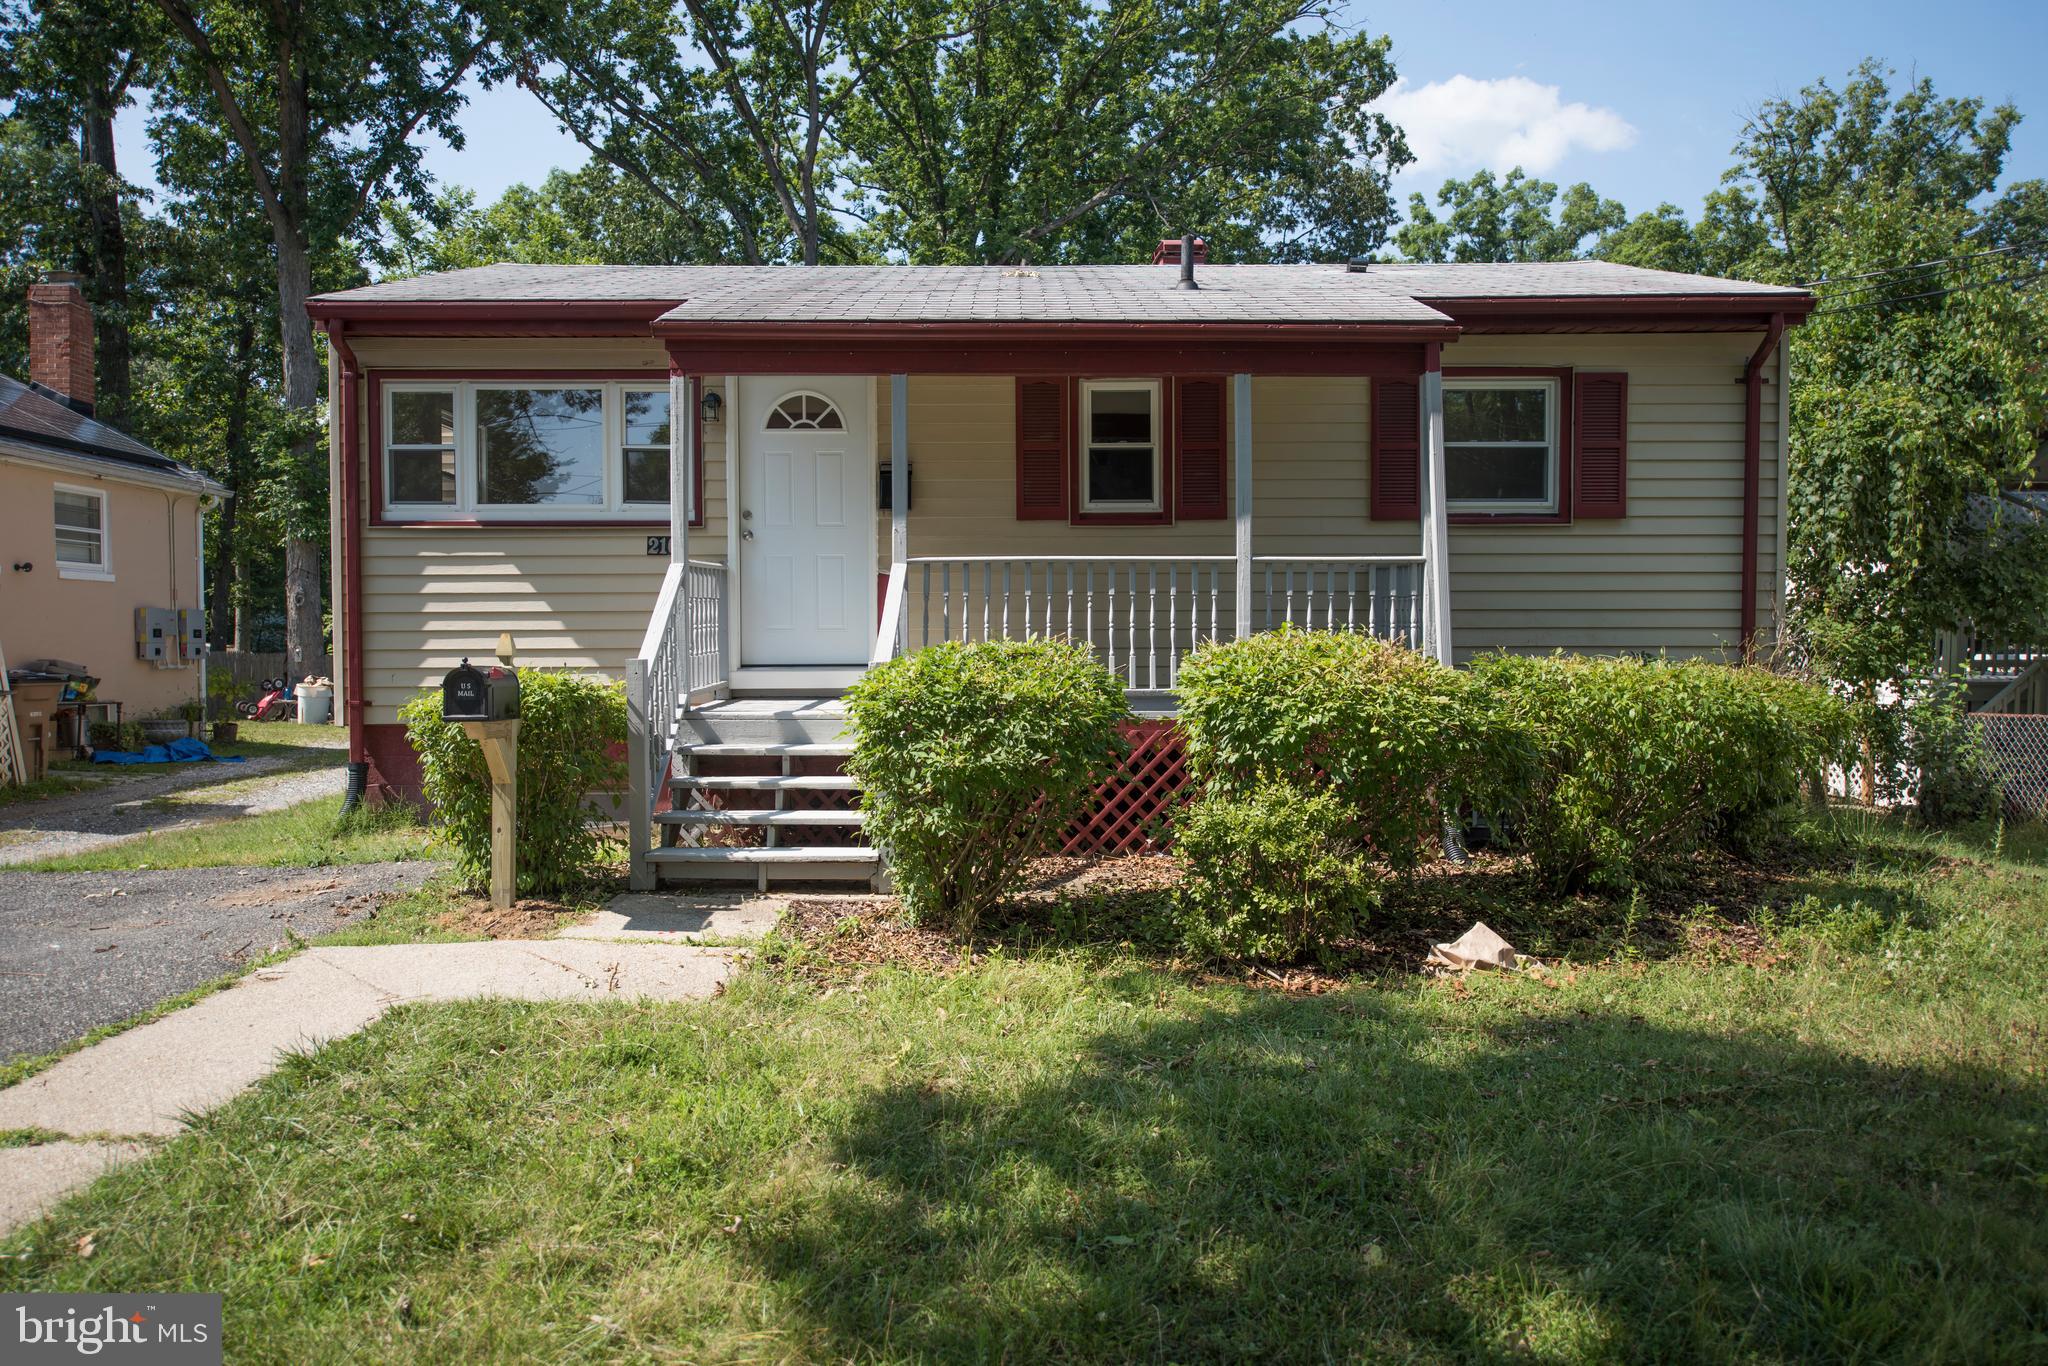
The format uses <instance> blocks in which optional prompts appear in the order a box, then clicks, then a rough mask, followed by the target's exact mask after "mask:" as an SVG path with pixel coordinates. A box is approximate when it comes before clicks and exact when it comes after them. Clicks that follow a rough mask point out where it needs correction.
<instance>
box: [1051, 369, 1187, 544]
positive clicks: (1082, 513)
mask: <svg viewBox="0 0 2048 1366" xmlns="http://www.w3.org/2000/svg"><path fill="white" fill-rule="evenodd" d="M1102 380H1112V381H1114V380H1125V381H1127V382H1129V383H1133V384H1156V385H1158V386H1159V428H1158V430H1157V431H1155V432H1153V433H1152V444H1153V446H1154V448H1155V449H1157V451H1158V452H1159V487H1158V488H1156V489H1154V490H1153V492H1154V493H1156V494H1158V495H1159V506H1158V508H1157V509H1155V510H1153V511H1151V512H1089V511H1088V510H1087V503H1088V470H1087V465H1086V462H1087V459H1088V433H1087V432H1085V431H1084V430H1082V428H1081V424H1082V423H1083V422H1085V421H1087V419H1088V404H1087V401H1086V400H1085V399H1084V398H1083V397H1082V394H1081V389H1082V386H1083V385H1086V384H1090V383H1097V382H1100V381H1102ZM1068 392H1069V393H1071V394H1072V395H1073V402H1072V405H1071V406H1072V410H1073V411H1072V413H1071V415H1070V416H1069V417H1068V419H1067V420H1068V423H1069V424H1070V426H1071V430H1070V432H1069V433H1068V435H1069V437H1070V438H1071V439H1070V441H1069V446H1070V447H1071V457H1072V460H1073V467H1072V469H1071V470H1070V471H1069V472H1068V480H1069V482H1068V485H1067V486H1068V487H1069V488H1071V489H1072V490H1073V497H1072V499H1071V500H1070V503H1069V507H1070V512H1069V514H1068V517H1067V524H1068V525H1069V526H1172V525H1173V494H1174V485H1175V480H1174V466H1175V465H1176V464H1178V463H1179V459H1180V451H1179V449H1178V447H1177V443H1175V442H1174V441H1173V440H1172V438H1171V436H1170V433H1172V431H1173V429H1174V422H1173V380H1172V378H1171V377H1170V376H1164V375H1140V374H1131V373H1129V372H1128V371H1126V372H1124V373H1122V374H1112V375H1076V376H1074V377H1073V379H1072V381H1071V384H1070V386H1069V389H1068Z"/></svg>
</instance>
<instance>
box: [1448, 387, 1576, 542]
mask: <svg viewBox="0 0 2048 1366" xmlns="http://www.w3.org/2000/svg"><path fill="white" fill-rule="evenodd" d="M1558 482H1559V461H1558V382H1557V381H1556V380H1554V379H1536V378H1529V379H1518V378H1477V377H1475V378H1469V379H1446V380H1445V381H1444V484H1445V486H1446V488H1445V491H1446V493H1447V495H1448V496H1447V498H1446V500H1445V505H1446V507H1447V509H1448V510H1449V511H1451V512H1476V513H1535V514H1542V513H1550V512H1556V511H1557V507H1558Z"/></svg>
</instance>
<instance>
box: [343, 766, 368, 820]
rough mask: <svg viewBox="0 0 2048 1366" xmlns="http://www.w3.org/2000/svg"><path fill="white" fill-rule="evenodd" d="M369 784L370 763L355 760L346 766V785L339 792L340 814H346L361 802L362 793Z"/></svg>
mask: <svg viewBox="0 0 2048 1366" xmlns="http://www.w3.org/2000/svg"><path fill="white" fill-rule="evenodd" d="M369 786H370V765H369V764H368V763H366V762H357V763H353V764H350V765H349V766H348V787H347V788H346V789H345V790H344V791H343V792H342V794H341V814H342V815H344V816H346V815H347V814H348V813H349V812H351V811H353V810H355V809H356V808H357V807H359V806H361V805H362V804H363V794H364V792H365V791H367V790H368V788H369Z"/></svg>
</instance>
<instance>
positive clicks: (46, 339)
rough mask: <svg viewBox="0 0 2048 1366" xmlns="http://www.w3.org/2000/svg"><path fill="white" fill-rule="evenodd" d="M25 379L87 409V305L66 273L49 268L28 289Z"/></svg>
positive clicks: (89, 403)
mask: <svg viewBox="0 0 2048 1366" xmlns="http://www.w3.org/2000/svg"><path fill="white" fill-rule="evenodd" d="M28 377H29V382H30V383H32V384H39V385H41V386H42V387H43V388H45V389H48V390H51V391H52V392H54V393H57V394H60V395H62V396H63V397H64V399H65V400H66V401H67V402H69V403H70V404H71V406H72V407H74V408H76V409H78V410H80V411H81V412H85V413H90V412H91V411H92V401H93V383H92V306H91V305H90V304H88V303H86V301H85V295H84V294H83V293H82V292H80V290H79V288H78V277H77V276H76V275H73V274H71V273H69V272H68V271H61V270H53V271H51V272H50V274H49V278H48V279H46V280H44V281H43V283H42V284H39V285H30V286H29V288H28Z"/></svg>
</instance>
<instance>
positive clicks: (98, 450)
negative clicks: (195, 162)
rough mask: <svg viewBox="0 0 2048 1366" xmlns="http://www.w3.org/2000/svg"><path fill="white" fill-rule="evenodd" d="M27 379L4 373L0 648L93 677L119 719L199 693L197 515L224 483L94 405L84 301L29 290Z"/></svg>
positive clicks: (54, 286) (70, 293) (72, 289)
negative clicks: (102, 416)
mask: <svg viewBox="0 0 2048 1366" xmlns="http://www.w3.org/2000/svg"><path fill="white" fill-rule="evenodd" d="M28 307H29V382H28V383H26V384H24V383H22V382H21V381H19V380H16V379H12V378H9V377H6V376H0V575H4V587H0V649H4V650H5V652H6V655H7V662H8V664H9V666H11V667H13V668H16V669H19V668H20V667H21V666H22V665H24V664H26V663H27V662H29V661H31V660H37V659H59V660H65V661H69V662H71V663H75V664H79V665H82V666H84V668H85V669H86V670H87V671H88V672H89V673H91V674H92V675H93V676H94V677H96V678H98V679H99V680H100V682H99V686H98V688H97V690H96V694H97V696H98V697H99V698H100V699H102V700H105V701H109V702H119V703H120V704H121V706H122V710H123V715H124V716H125V717H126V718H127V719H131V720H132V719H134V718H136V717H139V716H145V715H149V714H151V713H155V712H162V711H167V710H170V709H172V708H175V707H177V706H179V705H181V704H183V703H186V702H196V701H197V700H199V698H200V696H201V684H200V674H201V668H200V667H197V666H199V665H200V652H201V647H202V646H203V642H204V639H205V637H204V633H203V631H204V628H203V620H202V614H203V612H204V608H205V592H204V589H205V585H204V582H203V580H202V572H203V571H202V566H201V552H202V530H201V521H202V517H203V511H202V510H203V508H204V507H205V506H207V505H208V504H210V503H211V502H212V501H213V500H215V499H218V498H221V497H223V496H225V495H226V493H227V490H226V489H225V488H223V487H222V486H221V485H219V484H217V483H215V482H214V481H213V480H211V479H208V478H207V477H206V476H204V475H202V474H200V473H198V472H197V471H195V470H192V469H190V468H188V467H186V466H184V465H181V464H179V463H178V462H177V461H175V460H173V459H171V458H170V457H168V456H165V455H161V454H159V453H158V452H156V451H154V450H152V449H150V448H149V447H148V446H145V445H143V444H142V443H141V442H139V441H137V440H135V439H134V438H133V437H131V436H128V435H127V434H126V433H124V432H120V431H117V430H115V429H114V428H112V427H110V426H108V425H107V424H105V423H103V422H99V421H96V420H95V419H94V417H93V393H94V388H93V331H92V310H91V308H90V307H89V306H88V305H87V304H86V302H85V298H84V296H83V295H82V294H81V293H80V292H79V288H78V284H77V281H76V279H75V277H72V276H68V275H54V276H52V277H51V278H50V279H49V280H48V281H47V282H45V283H43V284H38V285H33V286H31V287H30V289H29V299H28Z"/></svg>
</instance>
